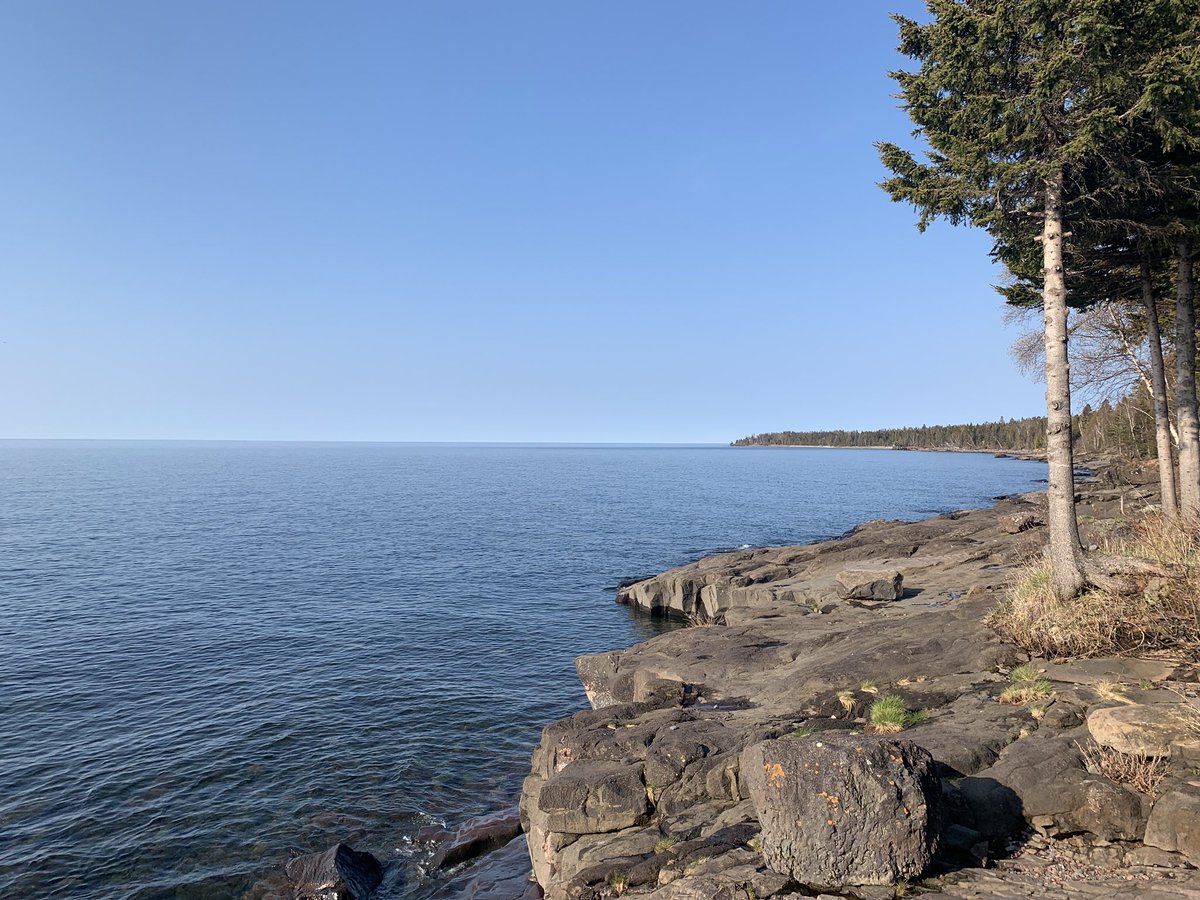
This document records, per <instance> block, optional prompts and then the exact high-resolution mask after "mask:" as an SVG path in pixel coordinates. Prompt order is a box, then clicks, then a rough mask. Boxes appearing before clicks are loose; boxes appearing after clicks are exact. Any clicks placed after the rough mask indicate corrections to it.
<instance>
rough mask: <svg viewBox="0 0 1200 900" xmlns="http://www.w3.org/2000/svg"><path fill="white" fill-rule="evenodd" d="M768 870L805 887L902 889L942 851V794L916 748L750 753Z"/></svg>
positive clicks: (834, 745) (798, 746)
mask: <svg viewBox="0 0 1200 900" xmlns="http://www.w3.org/2000/svg"><path fill="white" fill-rule="evenodd" d="M742 774H743V777H744V778H745V780H746V784H747V787H748V789H749V791H750V797H751V799H752V800H753V801H754V807H755V809H756V810H757V812H758V817H759V822H760V823H761V825H762V852H763V857H764V859H765V860H766V863H767V865H768V866H769V867H770V868H771V869H772V870H773V871H775V872H779V873H780V874H783V875H788V876H790V877H791V878H793V879H795V880H796V881H799V882H801V883H804V884H822V885H829V886H836V885H870V884H876V885H877V884H893V883H895V882H896V881H898V880H900V879H902V878H915V877H916V876H918V875H920V874H921V873H922V872H923V871H924V870H925V869H926V867H927V866H928V865H929V863H930V861H931V860H932V859H933V854H934V852H935V851H936V849H937V844H938V839H939V835H940V829H941V824H942V815H941V805H940V804H941V787H940V784H939V782H938V779H937V777H936V776H935V774H934V768H933V758H932V757H931V756H930V755H929V753H928V752H927V751H926V750H924V749H922V748H921V747H918V746H917V745H916V744H913V743H911V742H909V741H889V740H879V739H877V738H870V737H863V736H854V735H831V734H828V733H827V734H822V735H819V736H810V737H808V738H801V739H784V740H772V741H763V742H762V743H759V744H755V745H753V746H751V747H747V748H746V750H745V751H744V752H743V754H742Z"/></svg>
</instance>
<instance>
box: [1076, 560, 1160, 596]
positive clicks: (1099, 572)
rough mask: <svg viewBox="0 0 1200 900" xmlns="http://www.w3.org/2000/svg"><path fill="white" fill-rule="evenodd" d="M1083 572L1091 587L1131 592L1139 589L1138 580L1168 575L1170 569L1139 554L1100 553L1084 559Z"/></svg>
mask: <svg viewBox="0 0 1200 900" xmlns="http://www.w3.org/2000/svg"><path fill="white" fill-rule="evenodd" d="M1083 573H1084V577H1085V578H1086V579H1087V582H1088V584H1090V585H1092V586H1093V587H1098V588H1100V589H1101V590H1103V591H1112V592H1113V593H1116V594H1133V593H1137V592H1138V591H1140V590H1141V587H1142V586H1141V584H1140V583H1139V582H1140V581H1144V580H1145V579H1146V578H1148V577H1158V578H1165V577H1169V576H1170V575H1171V574H1172V570H1171V569H1170V568H1168V567H1166V566H1164V565H1163V564H1162V563H1157V562H1154V561H1153V560H1149V559H1144V558H1142V557H1140V556H1110V555H1108V554H1103V553H1102V554H1095V555H1092V556H1088V557H1086V558H1085V559H1084V561H1083Z"/></svg>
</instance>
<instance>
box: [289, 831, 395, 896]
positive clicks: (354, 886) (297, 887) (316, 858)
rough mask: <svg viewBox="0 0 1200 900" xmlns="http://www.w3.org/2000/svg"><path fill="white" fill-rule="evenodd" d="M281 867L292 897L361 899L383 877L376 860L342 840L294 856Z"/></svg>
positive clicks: (372, 889)
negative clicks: (284, 867)
mask: <svg viewBox="0 0 1200 900" xmlns="http://www.w3.org/2000/svg"><path fill="white" fill-rule="evenodd" d="M285 871H286V872H287V877H288V880H289V881H291V883H292V897H293V900H362V898H364V897H366V896H368V895H369V894H370V893H371V892H372V891H374V890H375V888H377V887H379V882H380V881H382V880H383V867H382V866H381V865H380V864H379V860H377V859H376V858H375V857H374V856H372V855H371V854H370V853H365V852H364V853H360V852H358V851H357V850H354V849H352V848H351V847H349V846H348V845H346V844H336V845H334V846H333V847H330V848H329V849H328V850H326V851H325V852H324V853H310V854H308V855H307V856H297V857H296V858H295V859H292V860H289V861H288V864H287V867H286V869H285Z"/></svg>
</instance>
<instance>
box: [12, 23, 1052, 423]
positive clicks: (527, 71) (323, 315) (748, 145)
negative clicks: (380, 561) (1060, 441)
mask: <svg viewBox="0 0 1200 900" xmlns="http://www.w3.org/2000/svg"><path fill="white" fill-rule="evenodd" d="M920 9H921V4H919V3H916V2H911V0H891V2H876V0H857V2H854V3H831V4H809V3H800V2H794V0H774V2H755V3H738V2H733V0H725V2H720V3H718V2H708V0H653V2H647V0H637V2H634V0H615V2H598V0H594V2H586V3H585V2H574V0H538V2H533V0H503V2H500V0H471V2H466V0H421V2H415V0H409V2H398V0H397V2H380V3H366V2H355V3H344V4H343V3H329V2H322V3H307V2H298V0H280V2H264V0H255V2H245V0H237V2H223V0H206V2H203V3H200V2H194V3H162V2H159V0H146V2H129V0H112V2H108V3H103V4H101V3H81V2H61V0H60V2H49V0H9V2H6V3H4V4H2V5H0V103H2V109H3V116H4V132H5V133H4V137H3V139H2V140H0V167H2V170H3V172H4V173H5V174H4V177H3V178H2V179H0V240H2V241H3V247H4V250H3V255H4V263H3V265H2V266H0V378H2V379H3V382H4V384H5V386H6V387H5V390H4V391H3V392H2V393H0V436H5V437H98V438H99V437H112V438H137V437H144V438H216V439H239V438H240V439H300V440H304V439H314V440H500V441H503V440H532V441H537V440H560V441H726V440H730V439H733V438H736V437H740V436H742V435H744V434H748V433H751V432H758V431H767V430H775V429H784V428H797V429H807V428H872V427H879V426H887V425H906V424H917V425H919V424H922V423H929V424H933V423H950V422H959V421H972V420H974V421H978V420H983V419H991V418H995V417H998V416H1002V415H1003V416H1021V415H1032V414H1038V413H1039V412H1041V410H1042V401H1041V388H1040V386H1039V385H1037V384H1035V383H1032V382H1030V381H1028V380H1026V379H1024V378H1023V377H1022V376H1020V375H1019V374H1018V373H1017V372H1016V371H1015V369H1014V368H1013V366H1012V365H1011V363H1010V362H1009V360H1008V358H1007V348H1008V344H1009V343H1010V341H1011V340H1012V338H1013V337H1014V334H1013V332H1011V331H1006V330H1005V329H1004V327H1003V325H1002V323H1001V304H1000V301H999V298H998V296H997V295H996V294H995V293H994V292H993V291H992V290H991V288H990V283H991V281H992V280H994V278H995V277H996V273H995V272H994V271H993V269H992V267H991V264H990V261H989V260H988V257H987V246H988V243H987V239H986V237H985V236H984V235H982V234H980V233H977V232H971V231H967V230H954V229H950V228H948V227H941V226H939V227H934V228H933V229H931V231H930V232H928V233H926V234H924V235H920V234H918V233H917V231H916V229H915V227H913V221H914V217H913V215H912V213H911V211H910V210H908V209H906V208H905V207H901V206H897V205H894V204H892V203H891V202H889V201H888V199H887V197H886V196H885V195H884V194H883V192H882V191H880V190H879V189H878V188H877V187H876V182H878V181H879V180H880V179H881V178H882V177H883V171H882V167H881V166H880V164H879V162H878V160H877V157H876V154H875V151H874V150H873V148H872V142H874V141H876V140H881V139H887V140H898V139H903V138H904V136H905V135H907V133H908V131H909V130H910V126H909V124H908V122H907V120H906V119H905V117H904V115H903V114H902V113H901V112H900V111H899V110H898V109H896V101H895V100H894V99H893V98H892V94H893V93H894V85H893V84H892V82H891V81H889V79H888V78H887V77H886V72H887V70H888V69H889V68H895V67H897V66H899V65H901V64H902V63H903V60H901V59H900V58H899V57H898V56H897V55H896V54H895V52H894V48H895V44H896V35H895V28H894V25H893V23H892V22H891V21H890V20H889V18H888V13H889V12H892V11H897V12H903V13H906V14H910V15H917V14H919V13H920Z"/></svg>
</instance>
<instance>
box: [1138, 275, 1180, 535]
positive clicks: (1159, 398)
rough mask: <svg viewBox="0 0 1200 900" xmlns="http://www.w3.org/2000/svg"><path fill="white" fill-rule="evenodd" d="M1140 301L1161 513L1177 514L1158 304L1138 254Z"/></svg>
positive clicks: (1169, 416)
mask: <svg viewBox="0 0 1200 900" xmlns="http://www.w3.org/2000/svg"><path fill="white" fill-rule="evenodd" d="M1142 304H1143V305H1144V306H1145V307H1146V339H1147V340H1148V341H1149V343H1150V387H1151V391H1150V393H1151V396H1153V397H1154V440H1155V444H1156V446H1157V449H1158V483H1159V486H1160V488H1161V489H1162V510H1163V515H1164V516H1166V517H1167V518H1168V519H1174V518H1175V517H1176V516H1178V515H1179V501H1178V499H1176V497H1175V459H1174V456H1173V454H1172V452H1171V413H1170V410H1169V408H1168V406H1167V372H1166V369H1165V368H1164V366H1163V352H1162V335H1161V334H1159V330H1158V304H1157V303H1156V302H1155V300H1154V282H1153V281H1152V280H1151V278H1150V260H1149V258H1148V257H1146V256H1143V257H1142Z"/></svg>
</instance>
